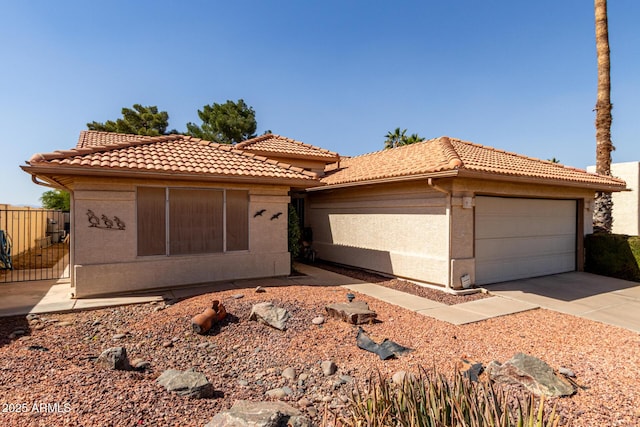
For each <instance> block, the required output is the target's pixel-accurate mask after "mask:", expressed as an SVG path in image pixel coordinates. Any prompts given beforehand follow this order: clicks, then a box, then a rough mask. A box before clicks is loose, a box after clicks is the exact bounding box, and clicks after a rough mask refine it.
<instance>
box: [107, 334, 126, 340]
mask: <svg viewBox="0 0 640 427" xmlns="http://www.w3.org/2000/svg"><path fill="white" fill-rule="evenodd" d="M126 337H127V334H115V335H114V336H112V337H111V339H113V340H114V341H116V340H121V339H123V338H126Z"/></svg>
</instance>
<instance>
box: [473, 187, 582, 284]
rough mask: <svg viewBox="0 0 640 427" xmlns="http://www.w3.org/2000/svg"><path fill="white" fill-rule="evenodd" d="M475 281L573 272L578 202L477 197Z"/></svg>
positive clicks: (483, 281)
mask: <svg viewBox="0 0 640 427" xmlns="http://www.w3.org/2000/svg"><path fill="white" fill-rule="evenodd" d="M475 217H476V224H475V244H476V247H475V258H476V284H478V285H485V284H488V283H496V282H504V281H506V280H514V279H522V278H526V277H536V276H544V275H547V274H555V273H564V272H567V271H574V270H575V268H576V201H575V200H547V199H516V198H502V197H476V209H475Z"/></svg>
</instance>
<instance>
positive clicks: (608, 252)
mask: <svg viewBox="0 0 640 427" xmlns="http://www.w3.org/2000/svg"><path fill="white" fill-rule="evenodd" d="M584 249H585V266H584V269H585V271H587V272H589V273H594V274H600V275H603V276H609V277H617V278H618V279H624V280H633V281H636V282H640V269H639V268H638V260H639V259H640V237H638V236H626V235H623V234H605V233H596V234H590V235H588V236H586V237H585V239H584Z"/></svg>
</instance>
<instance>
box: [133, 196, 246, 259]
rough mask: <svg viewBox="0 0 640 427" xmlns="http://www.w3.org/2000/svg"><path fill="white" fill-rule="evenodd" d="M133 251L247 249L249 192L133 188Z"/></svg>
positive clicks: (180, 252)
mask: <svg viewBox="0 0 640 427" xmlns="http://www.w3.org/2000/svg"><path fill="white" fill-rule="evenodd" d="M137 209H138V224H137V225H138V255H139V256H149V255H187V254H202V253H221V252H227V251H240V250H247V249H249V224H248V222H249V221H248V218H249V192H248V191H242V190H224V189H219V190H218V189H192V188H158V187H138V197H137Z"/></svg>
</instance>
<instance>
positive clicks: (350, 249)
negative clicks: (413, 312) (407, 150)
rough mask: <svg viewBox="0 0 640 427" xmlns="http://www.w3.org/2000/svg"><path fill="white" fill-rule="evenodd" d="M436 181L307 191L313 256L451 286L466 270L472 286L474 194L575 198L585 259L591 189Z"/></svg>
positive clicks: (457, 284)
mask: <svg viewBox="0 0 640 427" xmlns="http://www.w3.org/2000/svg"><path fill="white" fill-rule="evenodd" d="M434 184H435V185H436V187H437V188H432V187H430V186H429V185H428V183H427V182H426V181H421V182H413V183H411V182H407V183H397V184H379V185H373V186H362V187H351V188H343V189H334V190H330V191H326V190H323V191H318V192H315V191H312V192H310V193H309V194H308V198H307V216H308V223H309V225H310V226H311V227H312V229H313V236H314V242H313V246H314V248H315V249H316V250H317V251H318V257H319V258H321V259H325V260H329V261H333V262H337V263H342V264H347V265H353V266H357V267H361V268H366V269H370V270H374V271H380V272H384V273H389V274H392V275H395V276H399V277H405V278H409V279H413V280H415V281H420V282H427V283H433V284H438V285H443V286H450V287H452V288H461V277H462V276H464V275H469V277H470V280H471V283H475V253H474V251H475V228H474V227H475V214H474V206H475V197H476V196H477V195H483V196H503V197H525V198H551V199H571V200H578V201H579V203H578V207H579V210H580V211H579V212H578V215H581V217H582V218H581V220H579V221H578V226H579V227H581V228H582V231H581V232H580V231H579V232H578V235H579V238H578V242H576V244H577V254H578V257H582V256H583V253H582V240H581V238H582V236H584V235H585V234H589V233H591V232H592V222H591V216H592V206H593V195H594V192H593V191H591V190H588V189H581V188H572V187H555V186H548V185H535V184H528V183H514V182H503V181H489V180H479V179H462V178H458V179H441V180H434ZM581 266H582V263H581V262H580V261H578V268H581Z"/></svg>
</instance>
